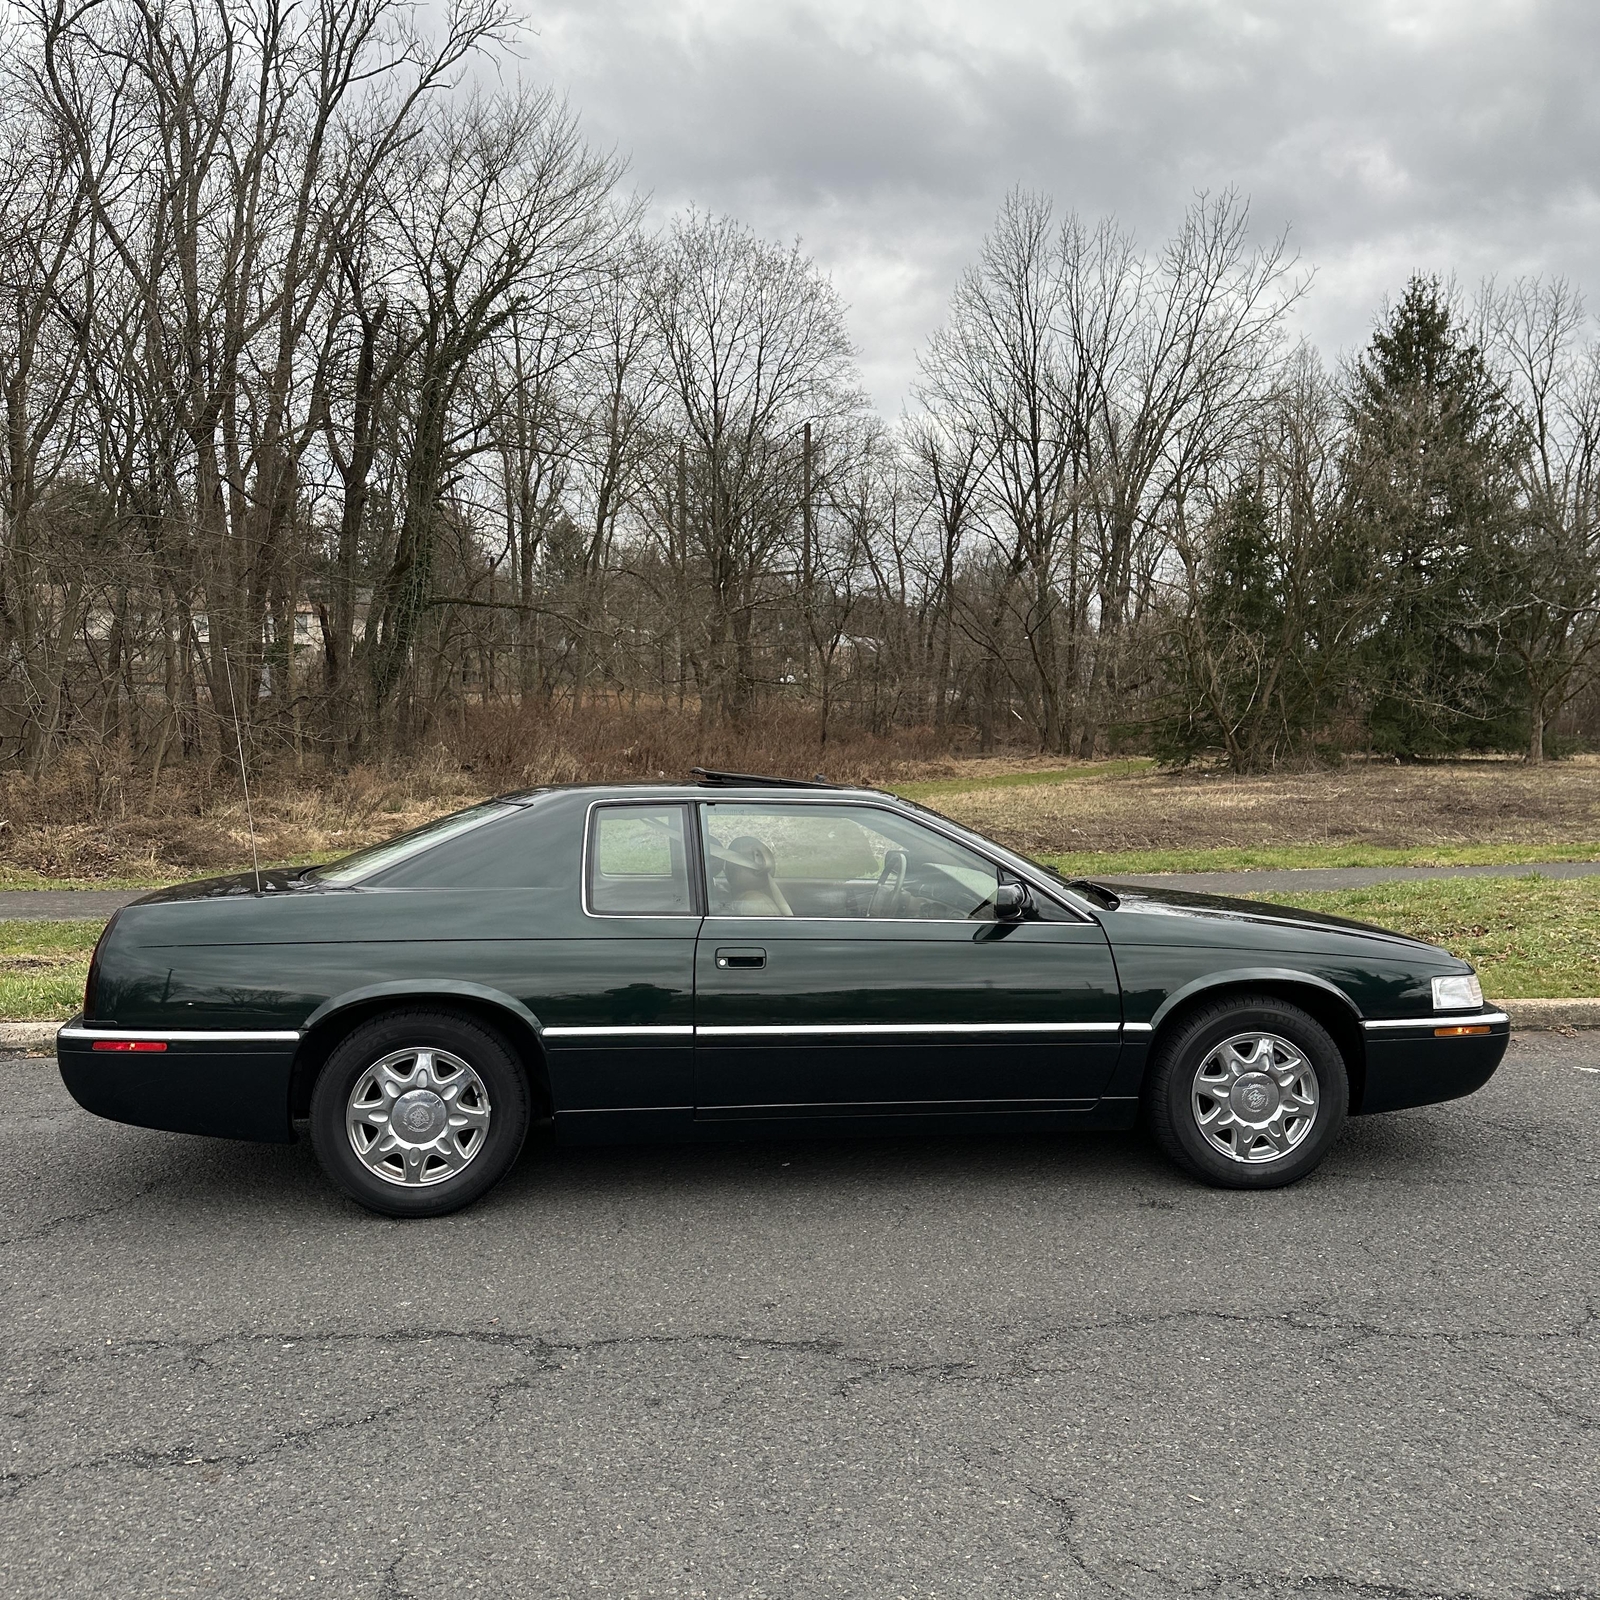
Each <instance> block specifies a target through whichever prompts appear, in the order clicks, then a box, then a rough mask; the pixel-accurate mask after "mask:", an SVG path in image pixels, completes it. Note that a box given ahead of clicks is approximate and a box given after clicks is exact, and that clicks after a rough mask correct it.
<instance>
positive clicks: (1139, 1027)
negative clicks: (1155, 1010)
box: [1122, 1022, 1156, 1033]
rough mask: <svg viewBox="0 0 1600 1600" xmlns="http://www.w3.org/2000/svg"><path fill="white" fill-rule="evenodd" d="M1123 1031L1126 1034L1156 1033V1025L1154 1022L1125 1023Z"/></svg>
mask: <svg viewBox="0 0 1600 1600" xmlns="http://www.w3.org/2000/svg"><path fill="white" fill-rule="evenodd" d="M1122 1031H1123V1032H1124V1033H1154V1032H1155V1031H1156V1025H1155V1023H1153V1022H1124V1023H1123V1024H1122Z"/></svg>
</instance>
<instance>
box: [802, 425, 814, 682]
mask: <svg viewBox="0 0 1600 1600" xmlns="http://www.w3.org/2000/svg"><path fill="white" fill-rule="evenodd" d="M811 553H812V526H811V424H810V423H809V422H808V423H807V424H806V427H805V433H804V435H803V436H802V443H801V446H800V612H801V615H802V616H803V617H804V618H805V624H806V632H805V638H804V639H802V640H801V642H800V650H801V660H802V663H803V670H804V673H805V677H806V680H807V682H806V693H807V694H809V693H810V692H811V685H810V678H811V644H812V636H813V634H814V633H815V632H816V629H815V628H814V627H813V625H812V623H813V618H812V615H811V598H812V597H811Z"/></svg>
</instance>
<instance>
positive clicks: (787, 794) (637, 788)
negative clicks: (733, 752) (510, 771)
mask: <svg viewBox="0 0 1600 1600" xmlns="http://www.w3.org/2000/svg"><path fill="white" fill-rule="evenodd" d="M549 794H589V795H593V796H594V798H595V799H597V800H613V799H614V800H654V799H663V800H684V799H690V798H699V799H704V800H811V801H818V800H835V799H837V800H866V799H871V800H893V801H896V803H899V801H898V797H897V796H895V795H893V794H890V793H889V792H888V790H886V789H868V788H851V787H846V786H845V785H843V784H828V785H826V786H824V785H822V784H817V783H806V782H803V781H796V782H793V783H786V782H783V781H781V780H775V779H765V780H762V781H760V782H755V783H732V782H718V783H687V782H684V781H682V780H679V779H672V778H661V779H657V780H656V781H655V782H653V783H650V782H644V781H635V782H628V783H550V784H544V785H542V786H540V787H539V788H537V789H517V790H513V791H512V792H511V793H510V794H502V795H497V796H496V797H495V798H496V799H497V800H499V801H501V802H503V803H504V804H507V805H530V804H532V802H533V801H535V800H537V799H539V798H540V797H541V796H543V795H549Z"/></svg>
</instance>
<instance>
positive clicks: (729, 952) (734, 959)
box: [717, 945, 767, 972]
mask: <svg viewBox="0 0 1600 1600" xmlns="http://www.w3.org/2000/svg"><path fill="white" fill-rule="evenodd" d="M766 964H767V952H766V951H765V950H758V949H756V948H755V947H754V946H751V945H744V946H740V947H737V948H733V949H723V950H718V951H717V965H718V966H719V967H730V968H738V969H742V970H744V971H747V972H748V971H751V970H753V969H754V968H756V967H764V966H766Z"/></svg>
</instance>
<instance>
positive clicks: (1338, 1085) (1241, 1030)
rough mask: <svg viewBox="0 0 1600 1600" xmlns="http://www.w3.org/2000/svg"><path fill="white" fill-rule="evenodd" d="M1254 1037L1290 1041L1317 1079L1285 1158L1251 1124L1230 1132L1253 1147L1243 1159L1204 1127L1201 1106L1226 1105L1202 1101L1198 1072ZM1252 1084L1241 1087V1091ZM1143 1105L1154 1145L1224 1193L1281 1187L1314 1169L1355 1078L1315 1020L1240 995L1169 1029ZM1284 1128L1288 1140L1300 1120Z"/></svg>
mask: <svg viewBox="0 0 1600 1600" xmlns="http://www.w3.org/2000/svg"><path fill="white" fill-rule="evenodd" d="M1251 1033H1257V1034H1260V1035H1263V1036H1265V1035H1271V1036H1273V1037H1275V1038H1277V1039H1281V1040H1287V1041H1288V1043H1289V1044H1290V1045H1292V1046H1293V1047H1294V1049H1295V1050H1296V1051H1298V1052H1299V1055H1300V1057H1301V1058H1302V1060H1303V1061H1304V1063H1305V1064H1306V1065H1307V1066H1308V1067H1309V1068H1310V1070H1311V1072H1312V1073H1313V1074H1314V1075H1315V1079H1316V1096H1317V1098H1316V1107H1315V1114H1314V1115H1312V1116H1310V1118H1309V1122H1310V1126H1309V1128H1308V1129H1306V1130H1305V1131H1304V1132H1301V1133H1299V1134H1298V1136H1297V1142H1296V1143H1295V1144H1294V1145H1293V1147H1292V1148H1291V1149H1289V1150H1288V1151H1287V1152H1286V1153H1280V1154H1273V1153H1272V1143H1271V1140H1270V1139H1269V1138H1268V1137H1266V1136H1265V1134H1263V1135H1262V1136H1261V1137H1260V1138H1259V1139H1255V1136H1254V1135H1253V1133H1252V1132H1251V1130H1250V1128H1249V1127H1248V1126H1245V1125H1239V1124H1237V1122H1236V1126H1237V1127H1238V1131H1237V1132H1234V1131H1232V1130H1228V1132H1229V1134H1230V1137H1229V1141H1228V1142H1230V1143H1231V1144H1234V1145H1237V1144H1241V1143H1243V1144H1246V1145H1247V1147H1248V1158H1241V1157H1239V1156H1234V1155H1229V1154H1224V1153H1223V1151H1222V1150H1220V1149H1219V1148H1218V1147H1217V1145H1216V1144H1215V1143H1213V1141H1212V1138H1211V1137H1208V1135H1207V1133H1206V1132H1205V1131H1204V1130H1203V1129H1202V1127H1201V1125H1200V1110H1199V1109H1197V1108H1209V1107H1211V1106H1221V1105H1222V1102H1221V1100H1220V1097H1210V1098H1207V1097H1205V1096H1204V1095H1203V1094H1202V1096H1201V1098H1200V1099H1199V1100H1197V1099H1196V1089H1197V1074H1198V1073H1199V1072H1200V1070H1201V1068H1202V1067H1203V1066H1205V1065H1206V1063H1207V1059H1208V1057H1210V1056H1211V1054H1212V1052H1213V1051H1216V1050H1218V1049H1219V1047H1221V1046H1224V1045H1225V1044H1227V1042H1228V1041H1229V1040H1230V1039H1232V1038H1233V1037H1234V1036H1235V1035H1248V1034H1251ZM1219 1059H1220V1058H1219ZM1211 1070H1213V1071H1216V1070H1219V1069H1217V1068H1212V1069H1211ZM1255 1076H1256V1077H1260V1076H1261V1074H1256V1075H1255ZM1218 1081H1219V1082H1220V1081H1221V1080H1220V1079H1219V1080H1218ZM1249 1087H1250V1086H1249V1085H1248V1084H1246V1083H1241V1084H1240V1089H1241V1090H1244V1091H1248V1090H1249ZM1270 1092H1271V1091H1269V1093H1270ZM1280 1098H1282V1097H1281V1096H1280ZM1143 1100H1144V1110H1145V1115H1146V1120H1147V1122H1148V1124H1149V1128H1150V1132H1151V1134H1152V1136H1153V1137H1154V1139H1155V1141H1156V1144H1157V1145H1158V1146H1159V1147H1160V1148H1161V1150H1162V1152H1163V1154H1165V1155H1166V1156H1167V1157H1168V1159H1169V1160H1171V1161H1173V1162H1174V1163H1176V1165H1178V1166H1179V1167H1181V1168H1183V1170H1184V1171H1185V1172H1187V1173H1189V1174H1190V1175H1191V1176H1192V1177H1196V1178H1199V1179H1200V1180H1201V1182H1202V1183H1208V1184H1211V1185H1213V1186H1214V1187H1216V1188H1219V1189H1281V1188H1283V1187H1284V1186H1285V1185H1287V1184H1291V1183H1298V1182H1299V1181H1300V1179H1301V1178H1303V1177H1305V1176H1306V1174H1307V1173H1309V1172H1312V1171H1314V1170H1315V1169H1316V1168H1317V1166H1318V1165H1319V1164H1320V1163H1321V1161H1322V1158H1323V1157H1324V1156H1325V1155H1327V1153H1328V1151H1329V1150H1330V1149H1331V1148H1332V1146H1333V1142H1334V1140H1335V1139H1336V1138H1338V1136H1339V1130H1340V1128H1341V1127H1342V1126H1343V1125H1344V1119H1345V1115H1346V1113H1347V1112H1348V1110H1349V1108H1350V1076H1349V1073H1348V1071H1347V1070H1346V1068H1345V1062H1344V1057H1343V1056H1342V1055H1341V1054H1340V1052H1339V1047H1338V1046H1337V1045H1336V1044H1335V1043H1334V1042H1333V1040H1332V1038H1330V1037H1329V1034H1328V1031H1327V1029H1326V1028H1324V1027H1323V1026H1322V1024H1321V1023H1319V1022H1318V1021H1317V1020H1316V1018H1314V1017H1312V1016H1310V1015H1308V1014H1307V1013H1306V1012H1304V1011H1302V1010H1301V1009H1300V1008H1299V1006H1296V1005H1292V1004H1290V1002H1289V1001H1287V1000H1279V999H1276V998H1274V997H1273V996H1271V995H1239V996H1233V997H1231V998H1229V999H1227V1000H1219V1001H1217V1002H1215V1003H1214V1004H1212V1005H1208V1006H1202V1007H1200V1008H1199V1009H1197V1010H1195V1011H1193V1012H1191V1013H1190V1014H1189V1015H1188V1016H1186V1017H1184V1018H1182V1019H1181V1020H1180V1021H1179V1022H1178V1023H1177V1024H1176V1025H1175V1026H1173V1027H1171V1028H1170V1029H1165V1030H1163V1032H1162V1034H1161V1037H1160V1038H1159V1040H1158V1041H1157V1043H1156V1047H1155V1051H1154V1054H1153V1055H1152V1057H1151V1061H1150V1067H1149V1071H1148V1073H1147V1075H1146V1079H1145V1089H1144V1095H1143ZM1269 1103H1270V1102H1269ZM1290 1103H1291V1104H1292V1103H1295V1102H1290ZM1222 1109H1224V1110H1225V1111H1226V1109H1227V1107H1226V1106H1222ZM1245 1115H1248V1112H1246V1113H1245ZM1281 1126H1282V1127H1283V1129H1284V1136H1285V1137H1286V1138H1287V1137H1291V1136H1295V1130H1296V1129H1297V1128H1298V1120H1297V1119H1295V1118H1293V1117H1292V1116H1288V1115H1287V1114H1286V1117H1285V1120H1284V1122H1283V1124H1282V1125H1281ZM1217 1137H1218V1138H1219V1139H1220V1138H1222V1137H1223V1134H1222V1133H1221V1132H1219V1133H1218V1134H1217Z"/></svg>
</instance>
